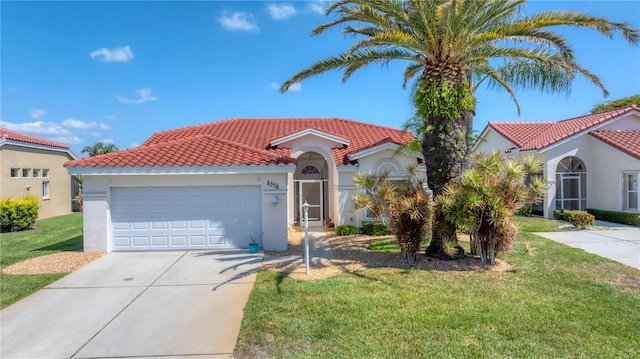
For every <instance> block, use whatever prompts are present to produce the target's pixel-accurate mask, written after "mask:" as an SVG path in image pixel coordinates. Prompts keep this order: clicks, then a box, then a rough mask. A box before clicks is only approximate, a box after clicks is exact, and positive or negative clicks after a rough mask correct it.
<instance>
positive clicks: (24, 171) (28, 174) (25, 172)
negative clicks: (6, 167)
mask: <svg viewBox="0 0 640 359" xmlns="http://www.w3.org/2000/svg"><path fill="white" fill-rule="evenodd" d="M22 177H24V178H29V177H31V168H23V169H22Z"/></svg>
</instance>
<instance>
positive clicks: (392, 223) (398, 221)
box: [352, 166, 431, 266]
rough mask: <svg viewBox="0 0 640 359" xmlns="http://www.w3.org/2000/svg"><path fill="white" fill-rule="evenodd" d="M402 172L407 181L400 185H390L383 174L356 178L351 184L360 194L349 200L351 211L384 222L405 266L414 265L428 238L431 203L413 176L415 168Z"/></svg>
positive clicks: (363, 175) (419, 180) (416, 178)
mask: <svg viewBox="0 0 640 359" xmlns="http://www.w3.org/2000/svg"><path fill="white" fill-rule="evenodd" d="M406 171H407V175H408V178H407V181H403V182H404V183H403V184H402V185H397V184H394V183H393V182H391V181H390V180H389V179H388V175H387V173H381V174H378V175H368V174H360V175H358V176H357V177H356V179H355V180H354V182H355V183H356V184H358V185H359V186H360V187H361V188H362V189H363V192H362V193H359V194H356V195H354V196H353V198H352V199H353V204H354V209H355V210H357V211H359V210H363V209H367V210H368V211H370V212H369V213H375V214H376V215H378V216H379V217H380V218H381V219H383V220H387V221H388V223H389V229H390V230H391V233H392V234H393V235H395V237H396V238H397V240H398V245H399V246H400V251H401V253H402V257H403V258H404V259H405V262H406V263H407V264H408V265H410V266H414V265H415V264H416V263H417V253H418V250H419V248H420V245H421V244H422V243H423V242H425V241H426V240H428V239H429V236H430V229H431V200H430V198H429V195H428V193H427V192H426V191H425V189H424V181H422V180H421V179H419V178H418V176H417V172H416V167H415V166H409V167H407V170H406ZM396 183H397V182H396ZM382 223H385V222H384V221H383V222H382ZM363 230H364V229H363Z"/></svg>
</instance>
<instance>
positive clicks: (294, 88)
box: [287, 82, 302, 92]
mask: <svg viewBox="0 0 640 359" xmlns="http://www.w3.org/2000/svg"><path fill="white" fill-rule="evenodd" d="M287 91H288V92H300V91H302V85H301V84H300V83H299V82H296V83H294V84H291V86H289V90H287Z"/></svg>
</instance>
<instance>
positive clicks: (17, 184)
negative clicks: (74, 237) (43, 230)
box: [0, 145, 72, 218]
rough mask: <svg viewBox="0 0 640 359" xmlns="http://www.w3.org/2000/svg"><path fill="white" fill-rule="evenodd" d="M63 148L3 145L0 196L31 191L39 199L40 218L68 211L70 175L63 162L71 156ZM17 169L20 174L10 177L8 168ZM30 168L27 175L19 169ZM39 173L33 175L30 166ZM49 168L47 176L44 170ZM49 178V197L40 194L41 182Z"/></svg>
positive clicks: (5, 196) (16, 195)
mask: <svg viewBox="0 0 640 359" xmlns="http://www.w3.org/2000/svg"><path fill="white" fill-rule="evenodd" d="M71 159H72V158H71V156H69V155H68V154H67V153H65V152H58V151H47V150H43V149H36V148H28V147H19V146H13V145H4V146H2V148H1V149H0V164H1V165H0V192H1V194H0V197H2V198H16V197H21V196H24V195H25V194H28V193H30V194H32V195H34V196H36V197H38V198H39V199H40V218H49V217H55V216H60V215H63V214H68V213H71V176H69V174H68V173H67V170H66V169H65V168H64V166H63V164H64V163H65V162H67V161H69V160H71ZM12 168H18V169H19V173H18V175H19V177H18V178H11V169H12ZM23 169H29V177H26V178H25V177H23V176H22V170H23ZM34 169H36V170H39V171H40V173H39V177H33V170H34ZM45 169H46V170H49V175H48V178H45V177H43V170H45ZM45 181H46V182H49V198H43V193H42V190H43V182H45Z"/></svg>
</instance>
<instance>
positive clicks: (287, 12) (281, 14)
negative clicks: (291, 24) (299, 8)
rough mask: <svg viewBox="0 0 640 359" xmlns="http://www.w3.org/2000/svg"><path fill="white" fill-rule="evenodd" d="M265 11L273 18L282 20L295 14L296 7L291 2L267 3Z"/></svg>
mask: <svg viewBox="0 0 640 359" xmlns="http://www.w3.org/2000/svg"><path fill="white" fill-rule="evenodd" d="M267 11H269V14H270V15H271V18H272V19H273V20H284V19H287V18H289V17H291V16H293V15H295V14H296V8H295V7H293V5H291V4H269V5H268V6H267Z"/></svg>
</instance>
